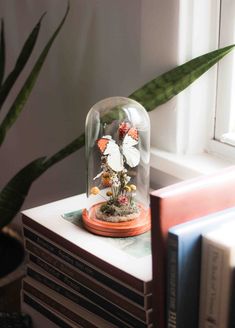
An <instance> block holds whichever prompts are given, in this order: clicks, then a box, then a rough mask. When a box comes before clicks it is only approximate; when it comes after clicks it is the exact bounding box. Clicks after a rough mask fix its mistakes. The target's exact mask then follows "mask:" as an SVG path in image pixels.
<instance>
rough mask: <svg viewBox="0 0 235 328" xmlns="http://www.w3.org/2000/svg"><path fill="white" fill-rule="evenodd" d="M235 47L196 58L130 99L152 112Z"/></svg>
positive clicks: (151, 82) (150, 84)
mask: <svg viewBox="0 0 235 328" xmlns="http://www.w3.org/2000/svg"><path fill="white" fill-rule="evenodd" d="M234 47H235V45H230V46H227V47H224V48H221V49H218V50H215V51H212V52H210V53H207V54H204V55H202V56H199V57H197V58H194V59H192V60H190V61H188V62H186V63H185V64H183V65H180V66H178V67H176V68H174V69H172V70H170V71H168V72H166V73H164V74H162V75H160V76H159V77H157V78H156V79H154V80H152V81H150V82H148V83H147V84H145V85H144V86H142V87H141V88H140V89H138V90H137V91H135V92H133V93H132V94H131V95H130V96H129V97H130V98H132V99H135V100H136V101H138V102H140V103H141V104H142V105H143V106H144V107H145V108H146V110H147V111H151V110H153V109H154V108H156V107H158V106H159V105H161V104H164V103H165V102H167V101H168V100H170V99H171V98H172V97H174V96H175V95H177V94H178V93H179V92H181V91H182V90H184V89H185V88H187V87H188V86H189V85H190V84H191V83H192V82H194V81H195V80H196V79H198V78H199V77H200V76H201V75H202V74H203V73H205V72H206V71H207V70H208V69H209V68H211V67H212V66H213V65H214V64H216V63H217V62H218V61H219V60H220V59H222V58H223V57H224V56H225V55H227V54H228V53H229V52H230V51H231V50H233V49H234Z"/></svg>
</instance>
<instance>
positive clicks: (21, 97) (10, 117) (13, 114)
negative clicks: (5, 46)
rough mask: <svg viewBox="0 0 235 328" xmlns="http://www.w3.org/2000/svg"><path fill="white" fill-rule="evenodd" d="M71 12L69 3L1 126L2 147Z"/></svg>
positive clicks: (0, 141) (0, 139) (0, 142)
mask: <svg viewBox="0 0 235 328" xmlns="http://www.w3.org/2000/svg"><path fill="white" fill-rule="evenodd" d="M68 12H69V3H68V5H67V9H66V12H65V15H64V17H63V18H62V20H61V22H60V24H59V26H58V27H57V29H56V30H55V32H54V33H53V35H52V36H51V38H50V39H49V41H48V42H47V44H46V46H45V47H44V49H43V51H42V52H41V54H40V56H39V58H38V59H37V61H36V63H35V65H34V67H33V69H32V70H31V72H30V74H29V76H28V77H27V79H26V81H25V83H24V85H23V87H22V88H21V90H20V91H19V93H18V95H17V97H16V99H15V101H14V102H13V104H12V106H11V107H10V109H9V112H8V113H7V115H6V117H5V118H4V120H3V122H2V124H1V126H0V145H1V144H2V142H3V140H4V138H5V135H6V132H7V131H8V129H10V127H11V126H12V125H13V123H14V122H15V121H16V119H17V118H18V116H19V114H20V113H21V111H22V110H23V108H24V105H25V103H26V101H27V99H28V97H29V95H30V93H31V91H32V89H33V86H34V84H35V82H36V80H37V77H38V75H39V73H40V71H41V68H42V65H43V63H44V61H45V59H46V57H47V54H48V52H49V50H50V48H51V46H52V44H53V42H54V40H55V38H56V37H57V35H58V33H59V31H60V29H61V28H62V26H63V24H64V22H65V19H66V17H67V15H68Z"/></svg>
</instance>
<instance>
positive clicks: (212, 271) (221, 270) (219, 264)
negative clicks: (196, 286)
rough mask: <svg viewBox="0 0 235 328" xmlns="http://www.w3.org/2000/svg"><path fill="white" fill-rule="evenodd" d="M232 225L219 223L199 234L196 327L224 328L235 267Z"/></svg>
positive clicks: (234, 243) (233, 230)
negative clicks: (201, 234)
mask: <svg viewBox="0 0 235 328" xmlns="http://www.w3.org/2000/svg"><path fill="white" fill-rule="evenodd" d="M234 232H235V224H234V223H233V222H231V223H228V224H224V225H221V226H219V227H217V229H215V230H213V231H211V232H208V233H206V234H204V235H203V236H202V261H201V285H200V311H199V312H200V313H199V328H227V327H228V320H229V308H230V304H229V303H230V291H231V283H232V272H233V268H234V267H235V233H234Z"/></svg>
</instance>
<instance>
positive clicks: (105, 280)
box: [24, 228, 144, 306]
mask: <svg viewBox="0 0 235 328" xmlns="http://www.w3.org/2000/svg"><path fill="white" fill-rule="evenodd" d="M24 236H25V238H28V239H29V240H31V241H33V242H35V243H36V244H38V245H40V246H41V247H42V248H44V249H46V250H47V251H49V252H50V253H52V254H54V255H55V256H57V257H58V258H60V259H62V260H63V261H65V262H67V263H68V264H70V265H72V266H73V267H75V268H76V269H78V270H79V271H81V272H83V273H85V274H87V275H88V276H90V277H92V278H94V279H96V280H97V281H99V282H101V283H102V284H104V285H106V286H108V287H110V288H112V289H113V290H115V291H116V292H118V293H120V294H121V295H123V296H125V297H128V298H129V299H131V300H132V301H134V302H135V303H137V304H139V305H140V306H144V295H143V294H142V295H141V294H138V293H136V292H135V291H133V290H132V289H129V288H127V287H126V286H124V285H121V284H120V283H119V282H117V281H116V280H113V279H111V278H110V277H108V276H107V275H105V274H104V273H101V272H99V271H97V270H95V269H94V268H92V267H91V266H89V265H88V264H86V263H84V262H83V261H81V260H80V259H79V258H75V257H74V256H72V255H70V254H68V253H67V252H65V251H64V250H62V249H60V248H59V247H57V246H55V245H54V244H52V243H50V242H49V241H47V240H45V239H43V238H42V237H40V236H38V235H37V234H36V233H34V232H33V231H31V230H28V229H27V228H24ZM26 248H27V243H26Z"/></svg>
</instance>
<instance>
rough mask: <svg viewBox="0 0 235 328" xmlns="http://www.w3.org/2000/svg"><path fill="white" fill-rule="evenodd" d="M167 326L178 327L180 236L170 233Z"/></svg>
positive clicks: (168, 327)
mask: <svg viewBox="0 0 235 328" xmlns="http://www.w3.org/2000/svg"><path fill="white" fill-rule="evenodd" d="M167 272H168V279H167V328H177V296H178V295H177V285H178V284H177V282H178V238H177V236H174V235H173V234H171V233H169V235H168V258H167Z"/></svg>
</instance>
